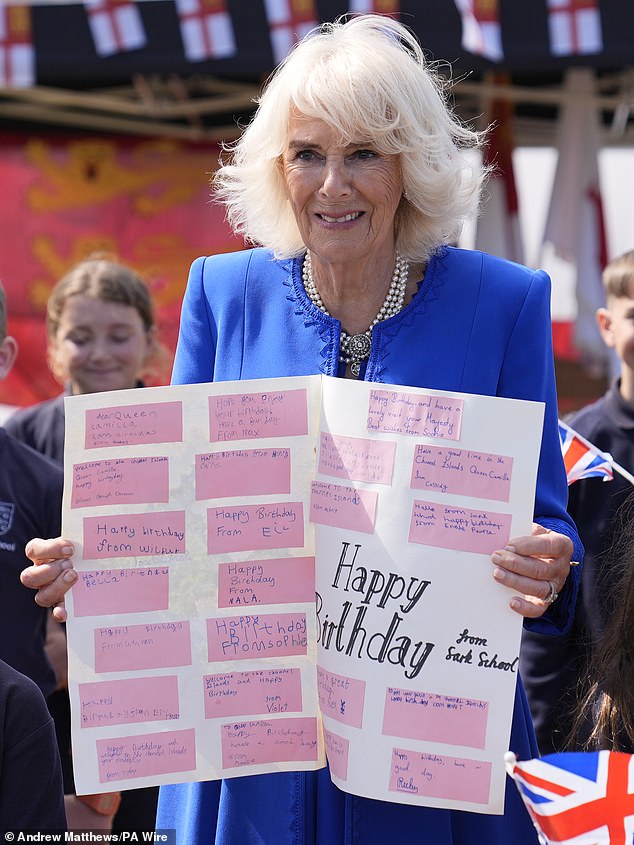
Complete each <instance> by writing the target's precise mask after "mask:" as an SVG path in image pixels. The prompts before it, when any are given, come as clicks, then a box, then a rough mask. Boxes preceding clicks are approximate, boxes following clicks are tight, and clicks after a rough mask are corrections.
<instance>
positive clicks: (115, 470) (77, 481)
mask: <svg viewBox="0 0 634 845" xmlns="http://www.w3.org/2000/svg"><path fill="white" fill-rule="evenodd" d="M169 488H170V479H169V461H168V459H167V458H162V457H156V458H112V459H110V460H107V461H89V462H88V463H85V464H75V465H74V466H73V492H72V496H71V504H70V506H71V508H87V507H92V506H94V505H137V504H141V503H144V502H169V497H170V489H169Z"/></svg>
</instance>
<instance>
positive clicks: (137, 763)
mask: <svg viewBox="0 0 634 845" xmlns="http://www.w3.org/2000/svg"><path fill="white" fill-rule="evenodd" d="M96 746H97V764H98V766H99V779H100V781H101V783H109V782H111V781H113V780H130V779H132V778H142V777H149V776H153V775H163V774H173V773H174V772H189V771H192V770H195V768H196V732H195V731H194V730H193V728H191V729H186V730H182V731H165V732H162V733H151V734H141V735H139V736H121V737H116V738H112V739H110V738H109V739H98V740H97V742H96Z"/></svg>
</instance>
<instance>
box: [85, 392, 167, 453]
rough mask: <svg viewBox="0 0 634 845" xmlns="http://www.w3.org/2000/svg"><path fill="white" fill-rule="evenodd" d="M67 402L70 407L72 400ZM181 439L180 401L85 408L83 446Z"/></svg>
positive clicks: (94, 446) (94, 447) (139, 443)
mask: <svg viewBox="0 0 634 845" xmlns="http://www.w3.org/2000/svg"><path fill="white" fill-rule="evenodd" d="M69 406H70V407H72V402H70V403H69ZM182 439H183V409H182V403H181V402H155V403H152V402H148V403H147V404H146V403H143V404H138V405H123V406H115V407H111V408H96V409H95V408H88V409H87V410H86V444H85V445H86V449H99V448H102V447H104V446H108V447H112V446H141V445H142V444H145V443H180V442H181V441H182Z"/></svg>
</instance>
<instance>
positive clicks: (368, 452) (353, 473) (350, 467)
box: [319, 431, 396, 484]
mask: <svg viewBox="0 0 634 845" xmlns="http://www.w3.org/2000/svg"><path fill="white" fill-rule="evenodd" d="M395 454H396V443H394V442H393V441H391V440H369V439H368V438H366V437H344V436H342V435H340V434H328V433H327V432H325V431H322V432H321V435H320V438H319V472H321V473H323V474H324V475H334V476H335V477H337V478H349V479H351V480H352V481H371V482H374V483H375V484H391V483H392V473H393V472H394V456H395Z"/></svg>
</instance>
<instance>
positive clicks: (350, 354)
mask: <svg viewBox="0 0 634 845" xmlns="http://www.w3.org/2000/svg"><path fill="white" fill-rule="evenodd" d="M408 276H409V261H408V260H407V259H406V258H403V257H402V256H401V255H400V254H399V253H398V252H397V253H396V261H395V264H394V272H393V273H392V281H391V282H390V287H389V289H388V292H387V295H386V297H385V299H384V301H383V305H381V307H380V309H379V313H378V314H377V315H376V317H375V318H374V320H373V321H372V323H371V324H370V326H369V327H368V328H367V329H366V331H364V332H361V333H360V334H353V335H349V334H348V333H347V332H346V331H344V330H343V329H342V330H341V335H340V338H339V361H340V362H341V363H345V364H346V365H347V364H350V371H351V373H352V375H353V376H358V375H359V373H360V372H361V362H362V361H365V359H366V358H369V357H370V349H371V348H372V329H373V328H374V327H375V326H376V324H377V323H380V322H382V321H383V320H388V319H389V318H390V317H393V316H394V315H395V314H398V312H399V311H400V310H401V309H402V308H403V303H404V301H405V291H406V289H407V278H408ZM302 281H303V283H304V290H305V291H306V294H307V295H308V298H309V299H310V301H311V302H312V303H313V305H316V306H317V308H319V309H320V310H321V311H323V312H324V314H328V316H330V314H329V313H328V311H327V309H326V306H325V305H324V303H323V302H322V300H321V296H320V295H319V291H318V290H317V288H316V286H315V280H314V278H313V266H312V261H311V257H310V252H306V255H305V256H304V264H303V267H302Z"/></svg>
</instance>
